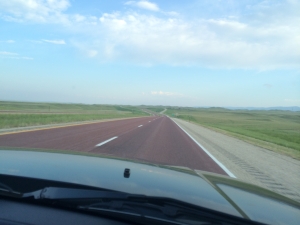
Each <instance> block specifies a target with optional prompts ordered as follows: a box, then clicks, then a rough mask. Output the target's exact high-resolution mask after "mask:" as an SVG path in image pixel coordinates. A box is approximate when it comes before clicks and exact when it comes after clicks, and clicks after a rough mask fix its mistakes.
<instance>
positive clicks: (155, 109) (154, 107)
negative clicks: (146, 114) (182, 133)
mask: <svg viewBox="0 0 300 225" xmlns="http://www.w3.org/2000/svg"><path fill="white" fill-rule="evenodd" d="M146 109H148V110H150V111H152V112H156V113H160V112H162V111H163V110H164V109H165V107H163V106H161V107H160V106H151V107H150V106H148V107H146Z"/></svg>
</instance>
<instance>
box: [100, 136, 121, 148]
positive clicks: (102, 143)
mask: <svg viewBox="0 0 300 225" xmlns="http://www.w3.org/2000/svg"><path fill="white" fill-rule="evenodd" d="M116 138H117V137H113V138H111V139H108V140H106V141H103V142H101V143H99V144H97V145H96V147H99V146H101V145H104V144H106V143H107V142H110V141H112V140H114V139H116Z"/></svg>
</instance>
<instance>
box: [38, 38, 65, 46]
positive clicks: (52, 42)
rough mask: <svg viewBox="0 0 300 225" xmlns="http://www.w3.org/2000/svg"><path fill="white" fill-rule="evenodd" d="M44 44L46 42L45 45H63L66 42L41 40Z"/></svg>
mask: <svg viewBox="0 0 300 225" xmlns="http://www.w3.org/2000/svg"><path fill="white" fill-rule="evenodd" d="M43 41H44V42H47V43H51V44H56V45H65V44H66V42H65V41H64V40H46V39H43Z"/></svg>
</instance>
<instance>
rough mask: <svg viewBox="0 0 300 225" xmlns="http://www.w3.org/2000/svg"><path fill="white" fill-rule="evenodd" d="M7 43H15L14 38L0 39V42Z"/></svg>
mask: <svg viewBox="0 0 300 225" xmlns="http://www.w3.org/2000/svg"><path fill="white" fill-rule="evenodd" d="M1 42H2V43H8V44H13V43H15V41H14V40H6V41H0V43H1Z"/></svg>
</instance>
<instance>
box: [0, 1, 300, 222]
mask: <svg viewBox="0 0 300 225" xmlns="http://www.w3.org/2000/svg"><path fill="white" fill-rule="evenodd" d="M299 12H300V2H299V1H292V0H276V1H262V0H255V1H248V0H247V1H239V0H231V1H228V0H220V1H206V0H204V1H199V0H189V1H179V0H176V1H162V0H136V1H123V0H122V1H121V0H116V1H94V0H88V1H79V0H30V1H23V0H10V1H0V68H1V69H0V149H1V150H0V154H1V155H2V158H1V159H0V161H1V160H2V163H1V164H0V175H14V176H20V177H23V176H24V177H28V178H29V177H31V178H36V179H49V180H56V181H59V182H69V183H76V184H80V185H88V186H94V187H97V188H106V189H110V190H116V191H122V190H121V189H122V188H121V187H123V191H124V192H126V193H131V194H144V195H147V194H149V195H151V196H152V197H153V196H160V197H170V198H175V199H177V200H181V201H184V200H185V199H186V202H189V203H191V204H195V205H198V206H201V207H202V206H203V207H205V206H207V208H210V209H215V210H220V208H222V207H220V204H221V205H222V204H223V202H224V205H223V209H224V212H225V213H231V214H234V215H241V217H247V219H249V218H250V217H251V219H253V220H254V221H255V220H256V218H258V217H256V216H253V217H252V216H249V215H246V214H247V213H246V211H243V210H242V209H241V208H240V206H238V205H241V207H242V205H243V204H244V202H243V200H241V199H243V197H242V196H244V198H245V199H246V198H248V197H247V196H252V195H256V194H257V193H258V192H259V195H263V194H266V193H267V195H268V197H267V198H263V199H268V198H269V197H270V198H273V197H274V196H276V198H280V199H281V200H280V201H283V199H285V200H286V201H291V202H289V204H299V203H300V161H299V160H300V70H299V69H300V27H299V24H300V16H299V15H300V13H299ZM59 154H63V156H60V155H59ZM4 157H5V158H4ZM58 158H59V160H58ZM62 159H63V160H62ZM110 160H111V161H110ZM100 162H101V163H100ZM131 163H132V164H131ZM134 163H142V164H138V166H137V165H136V164H134ZM120 165H121V166H120ZM140 165H144V166H140ZM100 166H102V167H101V168H100ZM148 166H149V167H148ZM151 166H155V168H156V169H151ZM123 167H124V168H123ZM43 168H47V169H43ZM108 168H109V170H108ZM116 168H119V169H120V170H122V171H121V173H120V174H121V175H120V177H119V175H118V173H114V171H117V169H116ZM133 168H135V171H133ZM105 169H106V170H105ZM125 169H127V171H125ZM160 169H162V170H160ZM165 169H166V170H165ZM98 170H99V171H100V170H101V172H99V174H96V173H95V174H94V173H93V171H98ZM170 170H172V171H171V172H166V171H170ZM51 171H52V172H51ZM54 171H55V172H54ZM75 171H76V172H75ZM137 171H138V172H137ZM174 171H176V172H174ZM87 174H89V175H87ZM91 174H93V175H91ZM135 174H138V176H136V177H134V176H135ZM211 174H213V175H214V176H216V177H219V176H221V177H225V178H229V179H231V180H233V179H234V180H238V181H241V182H244V183H245V185H244V186H243V185H239V186H238V187H231V188H228V190H233V191H231V192H230V196H229V194H227V193H226V192H225V191H224V190H223V189H222V188H220V187H221V186H222V185H221V186H220V187H219V186H218V184H219V183H218V182H217V181H216V180H215V179H217V178H212V177H210V176H211ZM98 175H99V176H101V177H102V178H103V180H101V179H99V180H97V176H98ZM187 176H188V177H187ZM145 177H148V181H146V180H145V179H143V178H145ZM120 178H122V179H123V180H119V179H120ZM124 179H125V180H124ZM130 179H132V180H134V184H133V183H129V181H132V180H130ZM195 179H201V181H200V180H199V181H196V180H195ZM220 179H221V178H220ZM222 179H223V178H222ZM104 180H106V182H105V181H104ZM108 180H109V181H108ZM150 181H151V182H150ZM0 182H1V180H0ZM139 182H142V183H139ZM232 182H235V181H232ZM204 183H205V184H204ZM246 183H247V184H248V185H256V186H257V188H265V189H266V190H268V191H272V193H274V194H270V193H271V192H270V193H269V192H267V191H261V189H259V191H258V189H255V188H254V186H251V187H250V186H247V185H246ZM226 184H227V183H226ZM232 184H233V183H232ZM5 185H7V184H5ZM10 185H12V184H10ZM235 185H237V184H235ZM200 186H201V187H202V189H201V190H199V189H198V188H199V187H200ZM222 187H225V186H222ZM40 188H41V187H40ZM210 188H212V189H210ZM243 188H247V191H243V190H242V189H243ZM24 190H25V189H24ZM125 190H126V191H125ZM226 190H227V189H226ZM237 190H240V192H238V191H237ZM18 191H21V190H18ZM31 191H33V190H31ZM249 191H250V192H251V193H248V192H249ZM244 192H247V193H248V195H246V194H239V193H244ZM234 193H236V194H234ZM198 195H199V196H200V195H201V197H199V196H198ZM279 196H281V197H282V198H281V197H279ZM274 198H275V197H274ZM200 199H202V200H200ZM204 199H205V200H204ZM255 199H256V198H253V199H252V200H253V201H251V204H254V205H255V204H257V207H258V206H259V205H261V206H260V207H262V205H265V204H273V203H264V204H262V203H260V200H255ZM257 199H260V197H257ZM277 200H278V199H277ZM277 200H274V199H272V202H274V201H277ZM241 201H242V202H243V203H241ZM278 201H279V200H278ZM204 202H205V204H204ZM225 203H226V204H228V205H226V204H225ZM278 204H281V203H278ZM225 205H226V206H225ZM258 208H259V207H258ZM282 211H285V210H282ZM286 211H289V209H286ZM251 212H252V211H251ZM265 215H266V214H264V215H262V216H261V218H264V219H265ZM267 216H268V215H267ZM279 217H280V215H279ZM259 218H260V217H259ZM265 221H269V220H267V219H266V220H265Z"/></svg>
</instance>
